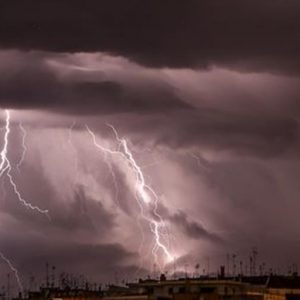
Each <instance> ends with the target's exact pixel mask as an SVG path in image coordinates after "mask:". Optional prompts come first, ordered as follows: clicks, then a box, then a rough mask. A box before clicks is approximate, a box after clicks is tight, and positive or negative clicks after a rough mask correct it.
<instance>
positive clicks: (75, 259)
mask: <svg viewBox="0 0 300 300" xmlns="http://www.w3.org/2000/svg"><path fill="white" fill-rule="evenodd" d="M50 240H51V243H49V241H46V240H44V239H40V240H37V239H32V237H30V236H28V235H27V237H26V239H24V238H22V237H21V238H19V239H18V240H14V239H12V238H9V237H8V238H2V239H1V245H2V247H1V251H2V252H3V253H5V254H6V256H8V257H9V258H14V264H15V265H16V267H18V269H19V271H20V272H22V275H23V276H22V279H24V282H26V280H27V278H24V277H25V276H26V275H27V274H29V273H32V272H33V273H34V274H36V275H40V279H43V278H44V276H43V274H44V268H45V264H46V262H50V263H51V264H53V265H55V266H56V269H57V272H59V273H61V272H70V273H73V274H76V275H78V274H84V275H86V276H88V278H90V279H91V278H92V279H94V280H97V281H98V282H99V281H100V280H101V281H102V280H103V281H105V282H108V281H109V280H114V279H115V278H114V276H115V273H116V272H118V274H122V275H123V276H126V277H127V278H128V277H130V276H131V275H132V273H133V272H134V271H136V270H137V267H136V266H135V265H134V263H132V264H131V263H130V262H131V261H132V262H134V261H135V260H134V258H135V256H136V255H137V254H136V253H134V252H130V251H128V250H126V249H125V248H124V247H123V246H122V245H120V244H118V243H115V244H84V243H78V242H72V241H67V240H65V241H61V240H55V238H53V239H52V238H50ZM29 244H30V247H29V246H27V245H29ZM25 279H26V280H25ZM124 279H125V278H124ZM99 283H100V282H99Z"/></svg>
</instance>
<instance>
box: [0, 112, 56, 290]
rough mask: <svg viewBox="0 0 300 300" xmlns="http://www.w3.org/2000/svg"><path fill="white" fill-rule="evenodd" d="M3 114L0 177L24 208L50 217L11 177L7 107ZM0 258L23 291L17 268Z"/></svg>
mask: <svg viewBox="0 0 300 300" xmlns="http://www.w3.org/2000/svg"><path fill="white" fill-rule="evenodd" d="M5 115H6V119H5V127H4V130H5V133H4V144H3V149H2V151H1V153H0V159H1V162H0V178H1V177H2V176H3V175H4V174H6V175H7V178H8V179H9V182H10V184H11V186H12V188H13V190H14V192H15V194H16V196H17V198H18V200H19V202H21V203H22V204H23V205H24V206H25V207H26V208H28V209H32V210H35V211H38V212H39V213H41V214H45V215H46V216H47V217H48V218H50V217H49V215H48V210H45V209H41V208H39V207H38V206H35V205H32V204H31V203H28V202H27V201H26V200H25V199H24V198H23V197H22V195H21V193H20V191H19V189H18V187H17V184H16V183H15V181H14V179H13V176H12V174H11V171H12V166H11V163H10V161H9V159H8V141H9V134H10V112H9V110H7V109H6V110H5ZM19 126H20V129H21V131H22V133H23V139H22V147H23V152H22V157H21V159H20V161H19V163H18V164H17V168H18V170H19V168H20V166H21V164H22V162H23V160H24V157H25V153H26V145H25V138H26V131H25V129H24V127H23V126H22V125H21V124H20V125H19ZM0 258H1V259H2V260H3V261H5V262H6V263H7V265H8V266H9V268H10V269H11V271H12V272H13V273H14V275H15V278H16V281H17V283H18V286H19V288H20V290H21V291H23V285H22V283H21V280H20V277H19V273H18V270H17V269H16V268H15V267H14V266H13V265H12V263H11V262H10V260H9V259H8V258H7V257H6V256H5V255H4V254H3V253H2V252H0Z"/></svg>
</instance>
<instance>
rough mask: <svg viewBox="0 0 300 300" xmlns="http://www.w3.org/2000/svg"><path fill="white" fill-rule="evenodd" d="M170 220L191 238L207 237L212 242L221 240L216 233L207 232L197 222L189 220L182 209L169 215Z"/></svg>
mask: <svg viewBox="0 0 300 300" xmlns="http://www.w3.org/2000/svg"><path fill="white" fill-rule="evenodd" d="M170 220H171V221H172V222H173V223H174V224H176V225H177V226H179V227H180V228H181V229H182V230H183V232H184V233H185V234H186V235H187V236H188V237H190V238H192V239H197V240H202V239H208V240H211V241H214V242H221V241H222V239H221V238H220V237H219V236H218V235H216V234H214V233H212V232H209V231H208V230H207V229H205V227H204V226H203V225H201V224H200V223H199V222H196V221H191V220H189V216H187V215H186V214H185V213H184V212H183V211H178V212H177V213H175V214H174V215H172V216H170Z"/></svg>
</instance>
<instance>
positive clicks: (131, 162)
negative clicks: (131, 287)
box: [86, 124, 174, 263]
mask: <svg viewBox="0 0 300 300" xmlns="http://www.w3.org/2000/svg"><path fill="white" fill-rule="evenodd" d="M108 126H109V127H110V128H111V129H112V131H113V132H114V134H115V137H116V140H117V142H118V147H117V150H112V149H109V148H107V147H104V146H102V145H100V144H99V143H98V142H97V139H96V136H95V134H94V132H93V131H92V130H91V129H90V128H89V127H88V126H87V125H86V129H87V131H88V133H89V134H90V135H91V137H92V140H93V144H94V146H95V147H96V148H98V149H100V150H101V151H102V152H104V153H105V154H110V155H118V156H120V157H121V158H122V159H123V160H124V161H125V162H127V165H128V166H129V167H130V169H131V171H133V173H134V174H135V179H136V181H135V198H136V200H137V203H138V205H139V207H140V211H141V216H142V218H143V219H145V220H146V221H147V222H148V224H149V226H150V231H151V232H152V234H153V237H154V241H155V245H154V247H153V249H152V254H153V255H154V258H155V261H156V262H157V258H158V257H157V255H158V251H159V250H160V251H161V252H162V253H163V254H164V256H165V258H166V261H167V262H168V263H169V262H172V261H174V256H173V255H172V254H171V252H170V251H169V249H168V248H169V241H168V240H167V241H165V240H166V232H167V229H166V224H165V222H164V220H163V219H162V217H161V216H160V214H159V213H158V211H157V209H158V201H159V197H158V195H157V194H156V192H155V191H154V190H153V189H152V188H151V187H150V186H149V185H147V183H146V181H145V176H144V174H143V172H142V169H141V167H140V166H139V165H138V163H137V162H136V160H135V159H134V157H133V154H132V152H131V151H130V149H129V147H128V143H127V140H126V139H125V138H120V137H119V135H118V132H117V131H116V129H115V128H114V127H113V126H112V125H109V124H108ZM146 213H147V215H146Z"/></svg>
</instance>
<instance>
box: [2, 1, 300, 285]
mask: <svg viewBox="0 0 300 300" xmlns="http://www.w3.org/2000/svg"><path fill="white" fill-rule="evenodd" d="M299 53H300V3H299V1H297V0H284V1H283V0H272V1H271V0H263V1H262V0H251V1H250V0H249V1H248V0H245V1H241V0H224V1H219V0H207V1H206V0H203V1H200V0H198V1H196V0H190V1H174V0H173V1H169V0H165V1H158V0H153V1H141V0H127V1H121V0H111V1H99V0H97V1H96V0H95V1H84V0H82V1H79V0H73V1H65V0H52V1H34V0H29V1H22V2H20V1H18V0H10V1H6V2H4V1H2V2H1V3H0V71H1V76H0V106H1V109H2V110H1V127H2V129H1V147H3V145H4V133H5V130H4V128H3V126H4V125H5V111H4V109H9V110H10V113H11V134H10V138H9V147H8V150H9V151H8V157H9V159H10V161H11V164H12V167H13V169H12V174H13V177H14V179H15V182H16V183H17V186H18V188H19V190H20V192H21V194H22V196H23V198H24V199H26V201H28V202H31V203H33V204H35V205H38V206H39V207H42V208H44V209H48V210H49V214H50V216H51V221H49V220H48V218H45V216H44V215H41V214H39V213H37V212H35V211H31V210H28V209H26V208H25V207H24V206H22V204H21V203H19V202H18V200H17V196H16V194H15V193H14V192H13V189H12V186H11V185H10V184H9V181H8V178H7V176H5V174H4V175H3V176H2V177H1V182H0V194H1V203H0V215H1V226H0V233H1V234H0V251H1V252H2V253H4V254H5V255H6V257H8V258H9V259H10V260H11V261H12V262H13V264H14V266H16V267H17V268H18V270H19V272H20V276H21V277H22V279H23V280H24V281H26V280H28V276H29V274H31V273H32V274H37V276H44V275H43V274H44V273H45V271H44V269H45V263H46V261H48V262H49V263H50V264H53V265H55V266H56V268H57V271H58V272H63V271H65V272H72V273H74V274H81V273H84V274H86V275H87V276H89V277H90V278H92V279H93V280H97V281H102V282H112V281H114V280H116V277H118V278H120V279H121V278H123V279H128V280H129V279H135V278H137V277H138V276H142V275H145V274H152V275H153V273H154V272H155V271H156V272H157V273H158V271H159V267H158V266H157V265H156V264H155V260H154V257H153V255H152V254H151V250H152V248H153V246H154V244H155V243H154V240H153V234H152V233H151V230H150V228H149V226H148V224H147V223H146V222H144V220H141V219H140V217H139V214H140V209H139V206H138V203H137V201H136V199H135V193H136V182H135V174H134V173H133V172H132V170H131V169H130V167H129V165H128V163H126V162H125V161H124V160H122V159H120V158H118V157H116V156H113V155H107V154H105V153H103V152H102V151H99V149H97V148H96V147H95V146H94V145H93V139H92V137H91V135H90V134H89V133H88V131H87V128H86V125H87V126H88V127H89V128H90V129H91V130H93V132H94V133H95V134H96V139H97V142H98V143H99V144H101V145H102V146H105V147H108V148H109V149H116V147H117V146H118V143H117V140H116V137H115V135H114V132H113V131H112V129H111V128H110V127H109V126H108V124H111V125H113V126H114V128H116V130H117V131H118V134H119V136H120V137H124V138H125V139H126V140H127V142H128V146H129V148H130V150H131V151H132V154H133V156H134V158H135V160H136V162H137V163H138V165H139V166H140V167H141V169H142V171H143V173H144V176H145V180H146V182H147V184H148V185H149V186H150V187H151V188H152V189H153V190H155V192H156V194H157V195H158V212H159V214H160V215H161V216H162V219H163V220H164V222H165V224H166V228H167V229H166V232H164V234H165V235H168V236H169V239H168V240H169V242H170V244H169V245H168V247H169V249H170V251H171V252H172V255H174V257H175V263H174V264H173V262H172V263H171V265H170V262H164V263H165V266H164V267H163V269H164V270H169V273H171V272H173V271H174V269H176V270H177V271H180V270H181V271H182V270H184V269H186V268H188V269H189V271H190V272H194V271H195V270H194V266H195V265H196V264H197V263H199V264H200V271H201V273H202V272H203V269H205V272H207V265H208V260H209V264H210V271H211V272H216V270H217V267H218V265H219V264H226V254H228V253H229V254H230V255H231V254H233V253H235V254H237V260H238V261H240V260H241V261H243V262H244V266H246V265H247V264H249V254H250V252H251V249H253V247H256V248H257V249H258V253H259V254H258V264H259V263H262V262H265V263H266V265H267V266H268V267H267V268H273V270H277V271H278V269H280V271H282V272H283V271H284V272H286V271H287V270H288V266H290V265H291V264H293V263H296V264H297V263H300V258H299V251H300V242H299V236H300V218H299V211H300V202H299V192H300V185H299V178H300V161H299V153H300V130H299V118H300V99H299V98H300V56H299ZM20 124H22V126H23V128H24V129H25V130H26V132H27V134H26V140H25V145H26V147H27V151H26V153H25V157H24V161H23V163H22V165H21V166H20V169H19V170H18V168H17V166H18V162H19V161H20V158H21V157H22V151H23V147H22V141H23V136H22V130H21V127H20ZM142 232H143V233H142ZM159 259H160V261H161V262H162V261H163V260H164V258H163V253H159ZM168 263H169V265H168ZM1 270H2V271H1V272H2V275H3V274H6V272H8V271H9V269H8V267H7V265H6V264H5V263H4V262H2V263H1Z"/></svg>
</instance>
